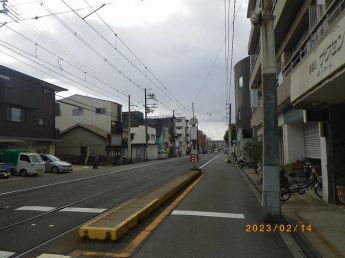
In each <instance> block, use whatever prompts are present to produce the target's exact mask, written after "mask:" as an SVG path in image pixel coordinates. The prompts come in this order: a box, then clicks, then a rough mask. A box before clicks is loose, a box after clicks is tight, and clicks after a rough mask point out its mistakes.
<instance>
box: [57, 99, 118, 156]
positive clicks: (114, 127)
mask: <svg viewBox="0 0 345 258" xmlns="http://www.w3.org/2000/svg"><path fill="white" fill-rule="evenodd" d="M59 103H60V115H59V116H57V117H56V127H57V128H58V129H60V130H61V134H62V136H63V137H62V140H61V141H60V142H58V143H57V153H58V155H59V156H61V157H65V159H69V158H71V159H72V158H75V159H77V160H83V159H84V158H86V155H87V153H86V150H87V149H89V154H90V155H97V156H100V158H101V159H106V156H111V157H115V156H118V155H119V153H120V151H121V148H122V122H121V116H122V106H121V105H120V104H118V103H116V102H112V101H107V100H102V99H97V98H92V97H87V96H81V95H73V96H70V97H67V98H64V99H61V100H59ZM100 132H101V134H100ZM88 135H89V136H90V138H88V137H87V136H88ZM103 136H104V137H103ZM73 137H74V139H73V140H67V139H70V138H73ZM99 137H103V138H104V139H103V138H102V139H100V138H99Z"/></svg>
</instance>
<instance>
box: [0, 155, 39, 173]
mask: <svg viewBox="0 0 345 258" xmlns="http://www.w3.org/2000/svg"><path fill="white" fill-rule="evenodd" d="M0 153H2V155H0V156H1V158H0V159H1V160H0V162H4V163H12V164H13V169H11V172H12V173H19V174H20V175H21V176H27V175H33V176H37V174H38V173H41V172H44V170H45V166H44V162H43V160H42V158H41V157H40V155H38V154H37V153H29V151H28V150H12V149H1V150H0Z"/></svg>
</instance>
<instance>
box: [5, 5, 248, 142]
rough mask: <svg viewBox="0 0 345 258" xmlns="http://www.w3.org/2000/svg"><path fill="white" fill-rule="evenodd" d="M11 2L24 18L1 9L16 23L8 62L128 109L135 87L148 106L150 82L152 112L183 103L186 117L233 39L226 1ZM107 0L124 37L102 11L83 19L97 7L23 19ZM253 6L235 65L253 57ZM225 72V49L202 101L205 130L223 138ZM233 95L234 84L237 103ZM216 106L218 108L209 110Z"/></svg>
mask: <svg viewBox="0 0 345 258" xmlns="http://www.w3.org/2000/svg"><path fill="white" fill-rule="evenodd" d="M233 1H234V0H231V1H230V2H231V3H230V6H231V10H230V14H231V15H230V18H231V19H232V13H233V11H232V8H233ZM8 2H9V5H8V8H9V11H10V16H11V17H12V18H13V19H15V20H19V22H18V23H17V22H13V20H12V19H11V17H9V16H7V15H4V14H0V22H1V23H3V22H8V23H7V25H6V26H3V27H1V28H0V33H1V36H0V44H1V48H0V62H1V65H4V66H7V67H9V68H12V69H15V70H18V71H20V72H23V73H27V74H29V75H31V76H34V77H37V78H40V79H43V80H45V81H48V82H51V83H53V84H56V85H59V86H61V87H64V88H66V89H68V91H66V92H61V93H58V96H57V98H61V97H66V96H70V95H73V94H76V93H77V94H82V95H88V96H93V97H97V98H101V99H107V100H112V101H116V102H118V103H120V104H122V105H123V111H127V110H128V107H127V103H126V101H127V95H128V94H130V95H131V98H132V99H133V102H134V104H135V105H136V106H133V107H132V108H133V109H136V110H141V111H143V107H142V106H143V104H144V92H143V90H142V89H143V88H148V89H151V90H150V91H148V92H150V93H154V94H155V95H156V97H157V99H158V102H153V101H151V100H150V101H149V103H156V104H157V108H156V109H155V111H154V113H152V114H150V115H151V116H161V115H172V110H178V111H176V113H178V114H180V116H185V117H187V118H190V115H191V113H192V102H193V101H194V100H195V98H196V96H197V93H198V92H199V90H200V88H201V87H202V85H203V83H204V81H205V79H206V76H207V74H208V72H209V70H210V68H211V66H212V64H213V62H214V60H215V58H216V56H217V54H218V52H219V50H220V48H221V46H222V44H223V42H224V38H225V28H224V26H225V24H224V22H225V20H224V19H225V14H224V0H173V1H171V0H143V1H141V0H104V1H99V0H87V2H86V1H84V0H73V1H72V0H64V2H65V3H66V4H67V5H66V4H65V3H64V2H63V1H61V0H49V1H48V0H45V1H34V0H31V1H30V0H9V1H8ZM41 2H43V5H41V4H40V3H41ZM241 2H242V5H241V7H240V4H241ZM103 3H109V4H108V5H105V6H104V7H103V8H101V9H100V10H98V11H97V13H98V14H99V15H100V17H101V18H102V19H103V20H104V21H105V22H106V23H107V24H108V25H109V26H110V27H111V29H112V31H113V32H115V33H116V34H117V35H118V37H119V38H118V37H116V36H115V35H114V33H113V32H112V31H111V30H110V29H109V28H108V27H107V26H106V25H105V24H104V23H103V22H102V21H101V20H100V18H99V17H98V16H97V15H96V14H92V15H90V16H89V17H87V18H85V19H84V20H83V19H82V18H84V17H85V16H87V15H88V14H90V13H91V12H92V9H90V8H88V9H83V10H78V11H76V12H77V14H78V15H79V16H80V17H78V15H77V14H76V13H74V12H68V13H64V14H58V15H53V16H47V17H41V18H39V19H32V20H24V21H23V20H22V19H26V18H33V17H36V16H38V17H40V16H44V15H49V14H51V13H60V12H66V11H71V9H70V7H71V8H72V9H74V10H76V9H82V8H87V7H89V6H88V4H90V5H91V6H93V9H97V8H98V7H97V6H100V5H101V4H103ZM247 5H248V0H243V1H241V0H238V1H237V4H236V10H239V12H238V16H237V19H236V22H235V37H234V39H235V40H234V58H233V65H235V64H236V63H237V62H238V61H240V60H241V59H243V58H245V57H246V56H247V42H248V37H249V32H250V22H249V20H248V19H247V18H246V8H247ZM239 7H240V8H239ZM21 20H22V21H21ZM85 21H86V22H88V23H89V25H88V24H87V23H86V22H85ZM18 33H19V34H18ZM20 34H21V35H20ZM231 35H232V32H230V36H231ZM24 37H25V38H24ZM120 39H121V40H122V41H123V42H124V43H125V44H126V45H127V46H128V47H129V48H130V50H131V51H132V52H133V53H134V54H135V55H136V56H137V57H138V58H139V59H140V61H139V60H137V58H136V57H135V56H133V55H132V54H131V52H130V51H129V50H128V49H127V48H126V46H125V45H124V44H123V43H122V42H121V40H120ZM36 43H37V45H36ZM46 50H48V51H46ZM24 51H25V52H24ZM143 64H144V65H145V66H146V67H147V68H148V70H146V69H145V66H144V65H143ZM38 69H39V70H38ZM225 71H226V69H225V53H224V48H223V49H222V51H221V53H220V54H219V57H218V59H217V61H216V63H215V65H214V67H213V70H212V72H211V73H210V75H209V77H208V79H207V81H206V83H205V85H204V87H203V89H202V91H201V92H200V94H199V95H198V97H197V99H196V100H195V103H194V107H195V113H196V115H197V117H198V120H199V122H200V124H199V129H201V130H203V131H204V132H205V133H206V134H207V135H208V136H209V137H211V138H213V139H214V140H216V139H222V138H223V135H224V132H225V130H226V129H227V124H226V109H225V107H226V106H225V104H226V82H225V80H226V74H225ZM151 73H152V74H153V75H152V74H151ZM155 77H156V78H155ZM156 79H158V80H159V81H157V80H156ZM233 95H234V90H233V89H232V97H231V100H232V101H231V102H232V103H233V104H234V102H233V101H234V98H233ZM138 102H139V103H138ZM185 109H187V111H186V110H185ZM217 110H218V111H217ZM212 111H217V112H213V113H211V115H209V114H206V113H210V112H212Z"/></svg>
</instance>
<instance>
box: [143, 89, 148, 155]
mask: <svg viewBox="0 0 345 258" xmlns="http://www.w3.org/2000/svg"><path fill="white" fill-rule="evenodd" d="M147 146H148V143H147V95H146V88H145V153H144V159H145V161H146V159H147Z"/></svg>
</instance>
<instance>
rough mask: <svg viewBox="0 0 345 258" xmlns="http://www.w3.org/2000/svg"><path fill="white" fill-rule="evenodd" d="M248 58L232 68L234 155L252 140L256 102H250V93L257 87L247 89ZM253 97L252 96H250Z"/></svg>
mask: <svg viewBox="0 0 345 258" xmlns="http://www.w3.org/2000/svg"><path fill="white" fill-rule="evenodd" d="M249 68H250V57H249V56H247V57H246V58H243V59H242V60H241V61H239V62H238V63H237V64H235V66H234V82H235V83H234V85H235V118H236V131H237V149H236V153H237V154H238V153H241V151H242V148H243V145H244V144H245V143H246V142H248V141H251V140H252V128H251V124H250V121H251V118H252V107H257V104H258V103H256V102H257V100H254V99H253V100H252V102H251V100H250V96H251V95H250V92H251V91H254V92H255V91H257V86H255V85H254V86H253V87H254V88H253V89H249V79H250V72H249V71H250V69H249ZM252 95H253V94H252ZM251 103H252V104H251Z"/></svg>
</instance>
